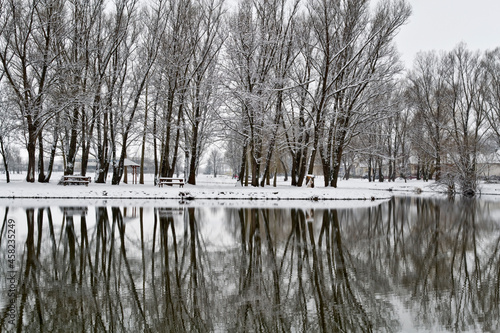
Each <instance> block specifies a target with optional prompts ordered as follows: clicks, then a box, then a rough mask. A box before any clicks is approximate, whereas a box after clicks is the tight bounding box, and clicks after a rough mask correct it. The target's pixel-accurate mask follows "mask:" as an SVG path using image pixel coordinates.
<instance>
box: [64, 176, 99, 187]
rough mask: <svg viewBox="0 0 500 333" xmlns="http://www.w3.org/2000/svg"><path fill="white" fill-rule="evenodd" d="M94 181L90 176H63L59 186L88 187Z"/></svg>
mask: <svg viewBox="0 0 500 333" xmlns="http://www.w3.org/2000/svg"><path fill="white" fill-rule="evenodd" d="M91 181H92V178H91V177H88V176H62V178H61V180H60V181H59V184H62V185H64V186H66V185H85V186H88V185H89V183H90V182H91Z"/></svg>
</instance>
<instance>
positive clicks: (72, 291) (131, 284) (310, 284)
mask: <svg viewBox="0 0 500 333" xmlns="http://www.w3.org/2000/svg"><path fill="white" fill-rule="evenodd" d="M240 203H241V202H238V203H236V204H232V205H227V204H226V205H219V204H218V203H217V202H211V204H210V205H202V204H198V203H196V202H188V203H178V204H175V205H170V206H162V204H161V201H158V202H156V204H155V203H154V202H153V203H152V204H148V205H141V206H137V204H136V203H134V202H132V201H120V202H117V203H116V204H113V203H110V202H108V203H105V204H104V203H102V204H91V205H87V204H85V202H84V201H82V202H80V203H78V205H77V204H73V205H63V204H57V205H53V204H47V205H44V204H43V203H42V204H41V203H40V202H38V203H37V204H36V205H32V206H29V205H27V204H25V203H23V204H22V205H15V201H14V204H9V205H8V206H7V205H4V206H2V207H0V214H1V215H0V218H2V229H1V238H0V248H1V255H0V260H1V262H0V270H1V271H0V273H1V279H2V281H1V283H0V288H1V290H0V292H1V295H2V297H1V299H2V301H1V303H0V306H1V313H0V324H1V326H0V327H1V329H0V330H1V331H5V330H7V331H9V330H13V331H14V330H15V328H16V327H17V331H18V332H45V331H47V332H57V331H60V332H77V331H80V332H435V331H441V332H494V331H498V330H499V329H500V324H499V318H500V280H499V276H500V203H499V202H498V201H497V202H494V201H488V200H466V199H454V200H452V199H445V198H424V197H419V196H412V197H395V198H393V199H391V200H388V201H383V202H378V203H377V202H375V203H373V204H371V205H368V206H366V207H355V208H325V207H324V206H320V207H318V206H315V204H314V203H313V202H305V201H297V202H292V205H288V206H291V207H287V208H280V205H279V204H278V205H277V206H269V207H259V206H258V205H256V206H248V205H246V204H245V203H243V204H240ZM331 205H332V207H334V205H336V203H335V202H332V203H331ZM294 206H295V208H294ZM13 231H14V232H13ZM13 235H14V236H13ZM12 239H14V240H15V242H12ZM13 244H15V245H14V246H13Z"/></svg>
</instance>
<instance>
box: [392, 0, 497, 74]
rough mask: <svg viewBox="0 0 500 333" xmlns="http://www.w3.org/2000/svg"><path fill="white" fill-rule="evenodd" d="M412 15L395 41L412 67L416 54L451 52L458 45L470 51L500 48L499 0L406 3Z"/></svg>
mask: <svg viewBox="0 0 500 333" xmlns="http://www.w3.org/2000/svg"><path fill="white" fill-rule="evenodd" d="M409 2H410V4H411V6H412V8H413V14H412V16H411V17H410V20H409V23H407V24H406V25H405V26H403V27H402V28H401V31H400V32H399V35H398V36H397V38H396V42H397V44H398V49H399V52H400V54H401V56H402V59H403V61H404V63H405V65H406V66H407V67H411V66H412V64H413V59H414V57H415V55H416V54H417V52H418V51H429V50H444V51H450V50H452V49H453V48H454V47H455V46H457V45H458V43H460V42H465V43H466V44H467V46H468V48H469V49H470V50H474V51H475V50H489V49H494V48H496V47H500V0H409Z"/></svg>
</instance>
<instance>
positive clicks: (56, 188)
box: [0, 174, 500, 205]
mask: <svg viewBox="0 0 500 333" xmlns="http://www.w3.org/2000/svg"><path fill="white" fill-rule="evenodd" d="M15 176H17V177H13V179H12V181H11V183H8V184H7V183H5V182H1V183H0V199H4V200H20V199H22V200H40V199H51V200H142V201H165V200H177V201H178V200H181V201H198V200H203V201H221V200H222V201H239V200H249V201H252V200H255V201H276V202H277V201H280V202H283V201H292V202H295V205H296V204H297V201H312V202H318V201H378V200H388V199H390V198H391V197H392V196H394V195H426V196H428V195H438V196H442V195H443V193H442V192H441V191H440V189H439V188H438V187H437V186H436V185H435V184H434V182H432V181H430V182H423V181H418V180H409V181H407V182H404V180H396V182H383V183H380V182H371V183H370V182H368V180H365V179H350V180H347V181H346V180H341V181H339V184H338V188H331V187H324V186H323V185H322V184H323V180H322V179H321V177H317V179H316V182H315V183H316V186H315V187H314V188H307V187H295V186H291V185H289V184H290V182H289V181H287V182H284V181H283V179H282V177H281V179H279V181H278V184H277V186H276V187H273V186H266V187H242V186H240V185H239V183H237V182H236V180H235V179H232V178H231V177H227V176H219V177H217V178H213V177H210V176H205V175H201V176H200V177H199V178H198V179H197V185H189V184H187V185H185V186H184V187H183V188H179V187H177V186H172V187H169V186H164V187H161V188H160V187H157V186H154V183H153V176H152V175H147V176H146V179H145V184H142V185H141V184H130V183H129V184H125V183H121V184H120V185H110V184H96V183H90V184H89V185H88V186H82V185H79V186H75V185H68V186H62V185H57V182H58V180H59V178H60V175H57V174H56V175H54V177H53V178H52V181H51V182H50V183H46V184H42V183H27V182H26V181H25V180H24V176H23V175H15ZM0 181H4V180H3V179H1V180H0ZM481 194H482V195H493V196H500V184H481Z"/></svg>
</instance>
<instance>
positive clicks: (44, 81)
mask: <svg viewBox="0 0 500 333" xmlns="http://www.w3.org/2000/svg"><path fill="white" fill-rule="evenodd" d="M4 6H5V7H4V8H3V11H2V12H1V15H2V16H1V18H0V25H1V29H0V31H1V33H0V62H1V63H2V67H3V68H2V69H3V72H4V75H5V78H6V81H7V82H8V85H9V88H10V89H11V91H12V93H13V94H14V95H15V96H16V98H17V100H18V106H19V113H20V115H21V117H22V119H23V121H24V131H25V133H26V136H27V138H26V148H27V151H28V172H27V176H26V180H27V181H28V182H34V181H35V169H36V164H35V163H36V153H37V145H38V161H39V165H38V181H40V182H45V181H48V179H47V178H46V177H45V171H44V165H43V161H44V155H43V153H44V149H43V129H44V126H45V124H46V123H47V121H48V119H50V117H52V116H53V114H52V112H50V111H51V110H50V109H48V108H47V105H46V94H47V92H48V91H49V90H50V88H51V86H52V85H53V84H54V82H55V77H54V76H55V75H56V71H54V70H53V69H54V63H55V62H54V60H55V59H56V57H58V55H57V54H56V53H55V50H54V47H53V46H54V39H55V34H56V33H57V32H58V30H59V29H61V28H62V27H61V24H62V23H63V7H64V1H63V0H43V1H14V0H11V1H8V2H6V3H5V4H4Z"/></svg>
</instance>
